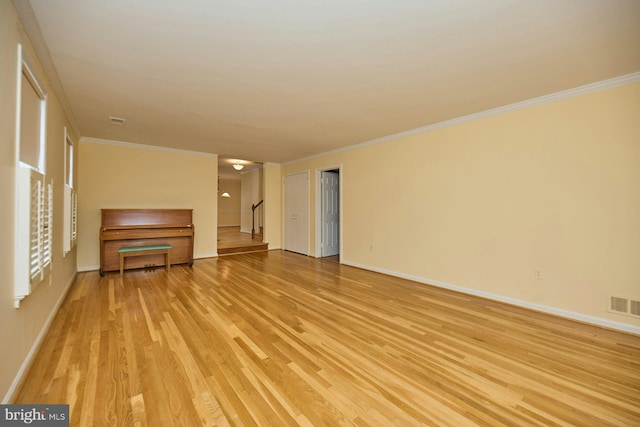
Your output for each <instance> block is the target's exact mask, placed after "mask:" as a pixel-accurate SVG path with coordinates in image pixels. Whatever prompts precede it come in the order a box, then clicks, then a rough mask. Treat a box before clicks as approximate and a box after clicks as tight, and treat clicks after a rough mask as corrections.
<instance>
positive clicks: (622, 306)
mask: <svg viewBox="0 0 640 427" xmlns="http://www.w3.org/2000/svg"><path fill="white" fill-rule="evenodd" d="M608 311H610V312H613V313H619V314H626V315H627V316H633V317H640V298H635V299H633V298H625V297H621V296H613V295H612V296H610V297H609V310H608Z"/></svg>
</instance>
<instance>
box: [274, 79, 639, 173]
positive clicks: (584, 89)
mask: <svg viewBox="0 0 640 427" xmlns="http://www.w3.org/2000/svg"><path fill="white" fill-rule="evenodd" d="M638 82H640V71H638V72H635V73H631V74H625V75H623V76H619V77H614V78H611V79H607V80H602V81H599V82H595V83H589V84H586V85H583V86H578V87H575V88H572V89H567V90H563V91H560V92H555V93H552V94H549V95H543V96H539V97H537V98H531V99H527V100H525V101H520V102H516V103H514V104H508V105H504V106H502V107H496V108H491V109H489V110H484V111H480V112H477V113H473V114H468V115H466V116H461V117H456V118H454V119H449V120H445V121H442V122H438V123H433V124H430V125H427V126H423V127H419V128H416V129H411V130H407V131H404V132H398V133H394V134H392V135H387V136H383V137H380V138H376V139H371V140H369V141H364V142H360V143H357V144H354V145H349V146H347V147H341V148H336V149H335V150H331V151H325V152H323V153H319V154H314V155H311V156H308V157H302V158H300V159H296V160H291V161H289V162H285V163H283V165H290V164H294V163H297V162H301V161H305V160H311V159H316V158H318V157H324V156H329V155H332V154H337V153H343V152H345V151H350V150H355V149H358V148H363V147H367V146H370V145H376V144H381V143H383V142H387V141H392V140H394V139H400V138H406V137H409V136H414V135H419V134H421V133H426V132H430V131H433V130H436V129H441V128H445V127H450V126H456V125H459V124H462V123H467V122H471V121H474V120H480V119H484V118H488V117H493V116H498V115H501V114H505V113H509V112H512V111H519V110H524V109H526V108H531V107H535V106H538V105H543V104H549V103H552V102H556V101H561V100H563V99H569V98H574V97H576V96H582V95H587V94H589V93H593V92H599V91H602V90H606V89H612V88H615V87H619V86H624V85H628V84H632V83H638Z"/></svg>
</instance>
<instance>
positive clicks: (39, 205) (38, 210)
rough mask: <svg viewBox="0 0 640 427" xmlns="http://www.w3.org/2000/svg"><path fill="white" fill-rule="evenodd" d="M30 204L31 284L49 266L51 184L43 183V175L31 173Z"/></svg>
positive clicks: (38, 279)
mask: <svg viewBox="0 0 640 427" xmlns="http://www.w3.org/2000/svg"><path fill="white" fill-rule="evenodd" d="M30 205H31V212H30V230H29V234H30V239H29V279H30V282H31V285H32V286H33V285H35V284H38V283H40V282H41V281H42V280H44V278H45V273H46V272H47V271H46V269H47V267H50V266H51V241H52V228H53V221H52V220H53V184H52V183H49V184H47V183H45V180H44V175H40V174H37V173H32V174H31V203H30Z"/></svg>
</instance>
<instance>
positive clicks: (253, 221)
mask: <svg viewBox="0 0 640 427" xmlns="http://www.w3.org/2000/svg"><path fill="white" fill-rule="evenodd" d="M262 202H264V199H262V200H260V201H259V202H258V203H257V204H255V205H251V240H253V236H255V234H256V209H258V206H260V205H261V204H262Z"/></svg>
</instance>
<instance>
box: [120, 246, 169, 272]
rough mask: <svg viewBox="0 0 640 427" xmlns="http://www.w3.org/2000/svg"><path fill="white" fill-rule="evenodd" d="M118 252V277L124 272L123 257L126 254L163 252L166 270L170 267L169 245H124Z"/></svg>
mask: <svg viewBox="0 0 640 427" xmlns="http://www.w3.org/2000/svg"><path fill="white" fill-rule="evenodd" d="M118 252H119V253H120V277H123V274H124V259H125V258H126V257H128V256H140V255H155V254H164V256H165V264H166V265H167V271H169V269H170V268H171V245H149V246H124V247H122V248H120V249H118Z"/></svg>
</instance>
